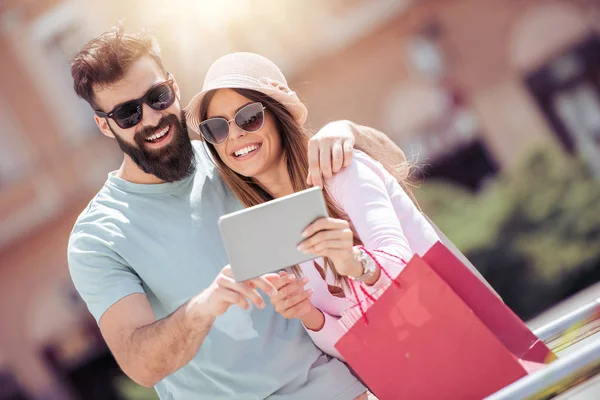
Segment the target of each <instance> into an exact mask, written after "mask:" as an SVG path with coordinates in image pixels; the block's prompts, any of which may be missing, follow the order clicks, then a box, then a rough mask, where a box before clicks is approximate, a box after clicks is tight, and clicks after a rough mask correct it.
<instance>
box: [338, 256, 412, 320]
mask: <svg viewBox="0 0 600 400" xmlns="http://www.w3.org/2000/svg"><path fill="white" fill-rule="evenodd" d="M359 248H360V249H361V250H362V251H364V252H365V254H367V255H368V256H369V257H371V259H372V260H373V262H375V265H377V266H378V267H379V269H380V270H381V272H382V273H384V274H385V276H387V277H388V278H389V280H390V281H391V282H392V284H393V285H395V286H397V287H400V284H399V283H398V281H397V280H396V279H394V278H392V276H391V275H390V274H389V272H387V270H386V269H385V268H383V265H381V263H380V262H379V260H377V258H376V257H375V256H374V255H373V253H375V252H377V253H381V254H385V255H386V256H389V257H392V258H395V259H397V260H399V261H400V262H402V263H403V264H404V265H406V261H405V260H404V259H403V258H401V257H398V256H396V255H393V254H390V253H386V252H385V251H383V250H373V252H371V251H370V250H367V249H366V248H365V247H364V246H359ZM348 282H349V283H350V288H351V289H352V293H353V294H354V298H355V299H356V303H358V308H359V309H360V314H361V317H362V318H363V319H364V320H365V324H366V325H369V320H368V319H367V314H366V312H365V310H364V308H363V306H362V302H361V301H360V299H359V298H358V292H357V291H356V287H355V286H354V280H353V279H348ZM359 287H360V290H361V291H362V292H363V294H364V295H365V297H367V298H368V299H369V300H371V301H372V302H375V301H376V300H377V299H375V297H373V296H372V295H371V294H370V293H369V292H368V291H367V289H365V287H364V284H361V285H360V286H359Z"/></svg>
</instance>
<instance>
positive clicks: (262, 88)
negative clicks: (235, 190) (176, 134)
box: [184, 78, 308, 135]
mask: <svg viewBox="0 0 600 400" xmlns="http://www.w3.org/2000/svg"><path fill="white" fill-rule="evenodd" d="M218 89H249V90H254V91H257V92H260V93H263V94H265V95H267V96H269V97H271V98H272V99H274V100H276V101H278V102H279V103H281V104H282V105H283V106H284V107H285V108H286V109H287V110H288V111H289V112H290V114H291V115H292V117H294V120H295V121H296V122H297V123H298V124H299V125H304V123H305V122H306V118H307V116H308V110H307V109H306V106H305V105H304V104H303V103H302V102H301V101H300V99H299V98H298V96H297V95H296V93H294V92H291V91H287V92H286V91H282V90H281V89H280V88H275V87H272V86H271V85H267V84H264V83H262V82H260V81H258V80H255V79H248V78H246V79H235V80H228V81H223V82H219V83H213V84H212V85H211V86H210V87H209V88H206V89H204V90H202V91H201V92H199V93H197V94H196V95H195V96H194V97H193V98H192V100H191V101H190V102H189V103H188V105H187V106H186V107H185V109H184V114H185V119H186V123H187V126H188V128H189V129H192V131H193V132H195V133H196V134H198V135H200V129H199V125H200V122H202V120H201V118H200V105H201V104H202V100H204V96H206V94H207V93H208V92H210V91H213V90H218Z"/></svg>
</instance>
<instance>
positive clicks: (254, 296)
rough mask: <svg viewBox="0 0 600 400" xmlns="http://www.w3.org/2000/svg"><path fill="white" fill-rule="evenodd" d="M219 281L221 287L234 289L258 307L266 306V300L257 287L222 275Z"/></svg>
mask: <svg viewBox="0 0 600 400" xmlns="http://www.w3.org/2000/svg"><path fill="white" fill-rule="evenodd" d="M217 283H218V284H219V286H220V287H223V288H227V289H230V290H233V291H234V292H237V293H239V294H240V295H242V296H244V297H246V298H247V299H248V300H250V301H251V302H252V303H253V304H254V305H255V306H256V307H258V308H264V306H265V301H264V300H263V298H262V296H261V295H260V294H259V293H258V292H257V291H256V289H252V288H251V287H250V286H248V284H246V283H237V282H234V281H233V280H230V279H227V278H226V277H221V278H220V279H219V280H218V282H217Z"/></svg>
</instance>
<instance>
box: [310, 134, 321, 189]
mask: <svg viewBox="0 0 600 400" xmlns="http://www.w3.org/2000/svg"><path fill="white" fill-rule="evenodd" d="M308 175H309V177H310V179H311V180H312V183H313V185H315V186H321V185H322V182H321V170H320V168H319V143H318V142H317V141H316V140H311V141H309V142H308ZM307 181H308V177H307Z"/></svg>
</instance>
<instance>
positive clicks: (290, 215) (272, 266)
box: [219, 187, 328, 282]
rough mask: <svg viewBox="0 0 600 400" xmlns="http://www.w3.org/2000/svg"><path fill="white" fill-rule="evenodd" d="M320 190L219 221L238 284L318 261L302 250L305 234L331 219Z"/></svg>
mask: <svg viewBox="0 0 600 400" xmlns="http://www.w3.org/2000/svg"><path fill="white" fill-rule="evenodd" d="M327 216H328V213H327V207H326V205H325V199H324V198H323V193H322V191H321V189H320V188H319V187H314V188H311V189H307V190H303V191H301V192H298V193H294V194H291V195H289V196H285V197H281V198H279V199H275V200H272V201H269V202H266V203H263V204H259V205H257V206H254V207H250V208H246V209H244V210H241V211H237V212H234V213H231V214H227V215H224V216H222V217H221V218H220V219H219V228H220V229H221V236H222V237H223V241H224V243H225V249H226V251H227V255H228V257H229V264H230V265H231V269H232V271H233V274H234V276H235V280H236V281H237V282H242V281H245V280H248V279H252V278H256V277H257V276H260V275H263V274H266V273H270V272H277V271H279V270H282V269H284V268H287V267H290V266H293V265H295V264H298V263H301V262H304V261H308V260H311V259H313V258H316V257H314V256H311V255H308V254H304V253H302V252H301V251H298V250H297V249H296V247H297V246H298V244H300V242H302V240H303V237H302V231H303V230H304V229H305V228H306V227H307V226H308V225H310V224H311V223H312V222H314V221H315V220H317V219H319V218H322V217H327Z"/></svg>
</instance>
